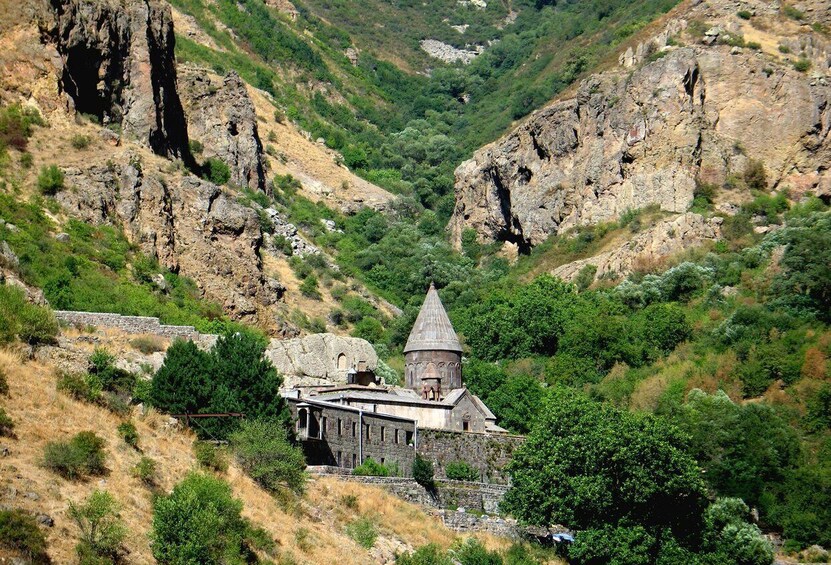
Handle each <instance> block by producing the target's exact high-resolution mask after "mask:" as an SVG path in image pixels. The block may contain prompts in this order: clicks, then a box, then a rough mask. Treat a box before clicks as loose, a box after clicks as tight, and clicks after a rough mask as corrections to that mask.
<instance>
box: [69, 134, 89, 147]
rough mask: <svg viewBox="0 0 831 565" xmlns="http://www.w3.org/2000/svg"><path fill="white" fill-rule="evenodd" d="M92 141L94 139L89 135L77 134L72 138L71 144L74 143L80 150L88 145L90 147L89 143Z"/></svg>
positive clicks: (73, 145)
mask: <svg viewBox="0 0 831 565" xmlns="http://www.w3.org/2000/svg"><path fill="white" fill-rule="evenodd" d="M91 142H92V140H91V139H90V137H89V136H88V135H82V134H75V135H73V136H72V139H71V140H70V144H71V145H72V147H73V148H74V149H78V150H82V149H86V148H87V147H89V144H90V143H91Z"/></svg>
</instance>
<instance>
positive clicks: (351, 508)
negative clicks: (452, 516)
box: [0, 350, 509, 564]
mask: <svg viewBox="0 0 831 565" xmlns="http://www.w3.org/2000/svg"><path fill="white" fill-rule="evenodd" d="M0 374H2V375H4V376H5V378H6V380H7V381H8V387H9V392H8V394H7V395H5V394H0V408H2V410H3V411H4V412H5V414H6V415H7V416H8V417H9V418H10V420H11V422H12V423H13V437H2V439H1V440H0V443H2V445H3V447H4V448H6V449H8V454H7V455H4V457H3V459H2V461H1V462H0V469H2V472H0V477H2V478H0V483H2V489H3V492H4V506H6V507H10V508H19V509H22V510H25V511H26V512H29V513H32V514H33V515H34V514H46V515H48V516H50V517H51V518H52V519H53V520H54V526H52V527H48V528H45V527H44V528H42V531H43V532H44V533H45V535H46V540H47V544H48V554H49V556H50V557H51V559H52V561H53V562H54V563H71V562H74V561H75V559H76V558H75V553H74V547H75V545H76V543H77V542H78V539H79V536H80V531H79V529H78V527H77V525H76V524H75V522H74V521H73V519H72V518H71V516H70V512H69V506H70V504H71V503H75V504H78V503H80V502H82V501H83V500H84V499H85V498H86V497H88V496H89V495H90V494H91V493H92V492H93V491H95V490H106V491H107V492H109V493H110V494H111V495H112V496H113V497H114V498H115V500H116V502H117V503H118V505H119V506H120V508H121V510H120V516H121V519H122V520H123V522H124V524H125V525H126V526H127V528H128V531H129V532H130V535H129V536H127V538H126V540H125V542H124V543H125V546H126V548H125V549H126V551H127V559H126V561H127V562H129V563H152V562H154V560H153V558H152V556H151V553H150V539H149V537H148V534H149V532H150V530H151V520H152V515H153V506H152V501H153V498H154V496H156V495H157V494H158V493H166V492H169V491H170V490H171V489H172V488H173V486H174V485H175V484H177V483H178V482H180V481H181V480H182V479H183V478H184V477H185V476H186V475H187V474H188V473H189V472H191V471H193V470H195V469H199V468H200V465H199V463H198V462H197V458H196V456H195V455H194V451H193V443H194V435H193V434H192V433H190V432H187V431H183V430H180V429H178V428H176V427H171V426H170V425H169V423H168V422H167V417H164V416H161V415H159V414H157V413H155V412H153V411H152V410H150V411H149V412H147V413H144V414H142V413H141V412H139V411H138V410H135V409H134V410H133V411H131V412H128V413H126V414H123V415H116V414H114V413H112V412H110V411H108V410H105V409H104V408H102V407H99V406H95V405H91V404H88V403H85V402H80V401H77V400H74V399H72V398H70V397H68V396H66V395H65V394H64V393H62V392H59V391H57V390H56V387H55V382H56V374H55V371H54V370H53V368H52V367H50V366H48V365H45V364H43V363H39V362H35V361H24V360H23V359H22V358H21V357H20V356H19V355H18V354H17V353H15V352H13V351H10V350H0ZM125 420H127V421H131V422H132V423H133V424H134V425H135V428H136V430H137V434H138V443H137V445H138V447H137V448H133V447H131V446H130V445H128V444H127V443H125V441H124V440H123V439H122V437H121V434H120V433H119V432H118V431H117V428H118V426H119V424H121V423H122V422H123V421H125ZM86 430H89V431H94V432H95V433H96V434H97V435H98V436H100V437H101V438H103V439H104V443H105V445H104V449H105V452H106V457H105V460H104V465H105V471H104V474H103V475H100V476H98V477H90V478H88V479H84V480H68V479H66V478H62V477H61V476H60V475H58V474H56V473H54V472H52V471H49V470H47V469H45V468H44V467H43V463H42V462H43V459H44V447H45V446H46V444H47V443H48V442H54V441H61V440H65V439H67V438H69V437H71V436H72V435H74V434H76V433H78V432H81V431H86ZM145 457H149V458H151V459H153V460H154V461H156V472H155V474H154V478H153V484H152V485H150V486H148V485H147V484H146V483H145V482H143V481H142V480H141V479H140V478H138V477H136V476H135V475H134V471H133V469H134V468H135V466H136V465H137V464H138V463H139V461H140V460H141V459H142V458H145ZM202 469H203V471H204V472H207V473H209V474H211V475H215V476H217V477H219V478H221V479H222V480H224V481H227V482H228V483H229V484H230V485H231V488H232V491H233V495H234V496H235V497H236V498H238V499H239V500H241V501H242V505H243V512H242V514H243V516H244V517H245V518H247V519H249V520H250V521H251V522H252V524H253V525H254V526H256V527H260V528H263V529H264V531H265V532H266V533H267V534H266V536H267V538H268V539H271V540H273V543H265V544H263V547H265V548H266V549H264V550H261V551H260V554H261V555H260V556H261V557H262V558H264V559H266V558H268V559H271V560H273V561H272V562H277V563H286V564H288V563H334V562H339V563H355V564H364V563H369V562H373V561H375V557H374V556H375V555H378V556H386V557H385V558H386V559H390V558H392V557H393V555H394V554H395V552H401V551H404V550H406V549H408V548H410V549H412V548H416V547H420V546H422V545H425V544H428V543H433V544H437V545H438V546H439V547H443V548H446V547H448V546H450V545H451V544H452V543H453V542H454V541H456V540H458V539H460V538H459V536H457V535H456V534H455V533H453V532H451V531H449V530H447V529H446V528H444V527H443V526H442V524H441V523H440V522H439V521H438V520H437V519H436V518H434V517H430V516H428V515H427V514H425V512H424V511H423V510H422V509H420V508H418V507H416V506H413V505H411V504H407V503H404V502H402V501H400V500H399V499H396V498H395V497H392V496H390V495H388V494H386V493H385V492H384V491H382V490H379V489H376V488H371V487H367V486H363V485H359V484H352V483H344V482H340V481H338V480H336V479H331V478H325V479H315V480H313V481H312V482H311V484H310V486H309V488H308V492H307V494H306V495H304V496H303V497H302V498H296V499H294V498H290V499H277V498H275V497H273V496H272V495H270V494H269V493H267V492H265V491H264V490H262V489H261V488H260V487H259V486H257V484H255V483H254V481H252V480H251V479H250V478H249V477H248V476H247V475H245V474H244V472H243V471H242V470H241V469H240V468H239V466H238V465H237V464H236V463H235V462H233V461H231V462H230V464H229V466H228V469H227V471H224V472H222V471H211V470H207V469H205V468H202ZM356 522H360V523H364V524H369V526H368V527H369V528H371V529H374V531H375V532H376V533H377V535H378V538H377V541H375V543H374V544H371V545H372V547H373V548H372V549H371V550H370V549H367V548H366V547H364V546H362V545H360V544H359V543H358V542H356V541H355V540H354V539H352V538H351V537H350V535H349V534H348V533H347V531H351V530H350V525H351V524H354V523H356ZM365 527H366V526H365ZM483 539H484V540H485V542H486V544H487V545H488V546H489V547H491V548H502V549H504V548H505V547H507V546H508V545H509V544H508V543H507V542H506V541H505V540H499V539H496V538H492V537H487V536H485V537H484V538H483ZM5 541H7V540H5V539H0V558H10V557H13V556H14V555H15V553H14V552H13V551H11V550H10V549H9V548H7V547H4V542H5ZM379 558H380V557H379Z"/></svg>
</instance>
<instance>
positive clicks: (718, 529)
mask: <svg viewBox="0 0 831 565" xmlns="http://www.w3.org/2000/svg"><path fill="white" fill-rule="evenodd" d="M703 545H704V549H705V550H706V551H708V552H710V553H712V554H713V555H712V557H710V561H711V562H715V563H737V564H741V565H768V564H769V563H771V562H772V561H773V547H772V546H771V544H770V542H769V541H767V540H766V539H765V538H764V536H762V532H761V531H760V530H759V528H758V526H756V525H755V524H752V523H751V515H750V508H748V506H747V504H745V503H744V501H742V500H741V499H739V498H721V499H718V500H716V501H715V502H714V503H713V504H711V505H710V506H709V508H707V511H706V512H705V513H704V544H703Z"/></svg>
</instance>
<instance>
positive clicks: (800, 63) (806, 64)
mask: <svg viewBox="0 0 831 565" xmlns="http://www.w3.org/2000/svg"><path fill="white" fill-rule="evenodd" d="M793 68H794V69H796V70H797V71H799V72H800V73H807V72H808V71H809V70H810V69H811V61H810V60H809V59H805V58H804V57H803V58H801V59H797V60H796V61H794V62H793Z"/></svg>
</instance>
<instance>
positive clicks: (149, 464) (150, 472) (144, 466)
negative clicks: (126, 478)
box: [131, 457, 157, 487]
mask: <svg viewBox="0 0 831 565" xmlns="http://www.w3.org/2000/svg"><path fill="white" fill-rule="evenodd" d="M156 467H157V465H156V461H155V460H154V459H151V458H150V457H142V458H141V459H139V462H138V463H136V465H135V467H133V469H132V470H131V474H132V475H133V476H134V477H135V478H137V479H138V480H140V481H141V482H142V483H144V484H145V485H146V486H148V487H153V486H155V485H156V478H157V477H156Z"/></svg>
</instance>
